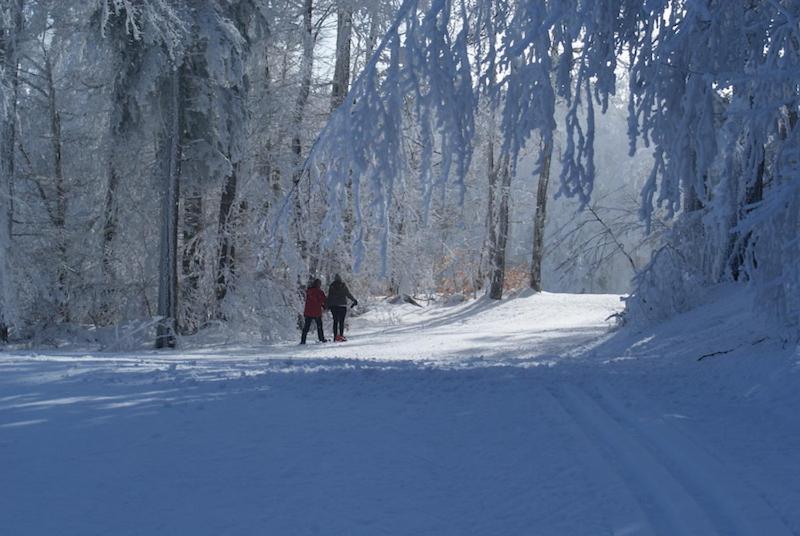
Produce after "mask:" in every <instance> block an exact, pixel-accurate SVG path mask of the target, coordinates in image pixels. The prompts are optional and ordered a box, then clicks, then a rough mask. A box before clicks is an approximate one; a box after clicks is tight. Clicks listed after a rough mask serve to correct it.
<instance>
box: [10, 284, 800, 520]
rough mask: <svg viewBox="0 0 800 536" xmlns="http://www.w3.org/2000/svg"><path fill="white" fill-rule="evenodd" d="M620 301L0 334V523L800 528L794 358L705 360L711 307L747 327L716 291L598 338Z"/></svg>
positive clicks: (539, 301) (730, 335)
mask: <svg viewBox="0 0 800 536" xmlns="http://www.w3.org/2000/svg"><path fill="white" fill-rule="evenodd" d="M618 308H619V300H618V298H617V297H612V296H559V295H547V294H545V295H541V296H527V297H520V298H517V299H514V300H509V301H508V302H504V303H503V304H500V305H498V304H491V303H488V302H483V301H480V300H479V301H477V302H472V303H468V304H463V305H459V306H455V307H450V308H430V309H425V310H421V309H417V308H414V307H411V306H407V305H404V306H388V305H385V306H381V307H377V308H375V309H374V310H373V311H371V312H370V313H368V314H366V315H364V316H363V317H361V318H359V319H355V320H354V321H353V326H352V327H351V332H350V334H351V335H352V337H351V341H350V342H348V343H346V344H344V345H336V346H334V345H332V344H329V345H313V344H312V345H309V346H308V347H306V348H298V347H297V346H296V345H280V346H274V347H268V348H264V347H261V348H255V347H251V348H236V349H230V348H228V349H223V348H216V349H210V350H209V349H207V348H206V349H195V350H190V351H186V352H182V353H180V354H175V355H163V354H155V353H151V352H144V353H137V354H134V353H130V354H102V353H92V354H91V355H85V354H83V353H75V352H61V353H58V352H48V353H47V354H37V355H33V354H32V353H18V354H5V355H2V356H0V534H3V535H5V534H9V535H44V534H59V535H87V534H98V535H99V534H103V535H108V534H130V535H134V534H147V535H150V534H170V535H172V534H201V535H205V534H208V535H212V534H213V535H218V534H231V535H234V534H236V535H238V534H278V535H284V534H286V535H295V534H297V535H304V534H343V535H354V534H364V535H373V534H409V535H411V534H413V535H417V534H431V535H443V534H448V535H449V534H453V535H462V534H476V535H514V534H520V535H523V534H524V535H532V534H533V535H540V534H541V535H550V534H552V535H572V534H575V535H578V534H586V535H598V534H618V535H626V534H656V535H680V534H686V535H705V534H709V535H713V534H719V535H756V534H759V535H761V534H769V535H783V534H800V508H798V505H800V425H799V424H798V420H797V417H796V416H797V410H798V409H799V408H800V404H798V395H797V394H795V392H796V389H794V385H796V381H797V378H798V375H797V370H798V363H797V361H798V360H797V357H796V356H791V355H788V354H779V353H777V350H776V349H774V348H772V347H770V346H764V345H762V346H760V347H757V348H759V352H764V353H763V355H762V354H759V355H758V356H754V354H753V350H752V348H750V347H748V348H747V349H746V351H743V352H740V353H738V354H737V353H732V354H730V355H728V354H726V356H725V358H724V359H717V360H714V359H709V360H704V361H703V362H701V363H698V362H697V361H696V357H697V356H698V355H703V354H704V353H707V351H708V350H710V349H713V348H714V346H713V344H717V342H716V339H714V338H713V337H710V336H709V334H710V333H711V331H709V330H710V329H711V327H712V326H715V327H714V330H715V331H714V333H715V334H717V336H719V337H721V339H722V340H725V341H726V342H728V343H731V342H735V340H736V337H740V338H742V337H744V338H745V339H743V340H746V337H747V336H748V334H747V333H744V334H743V333H742V331H743V330H742V329H741V326H740V325H738V324H736V323H735V322H731V323H730V324H729V325H727V326H723V328H722V329H723V331H724V333H721V334H720V333H719V330H720V327H719V322H717V321H716V320H715V318H714V315H713V314H712V313H713V311H706V312H705V313H704V314H701V315H700V316H698V317H697V318H694V319H693V318H688V317H687V318H686V319H683V320H680V319H679V320H678V321H676V322H681V321H682V322H684V324H685V325H692V326H693V327H694V328H695V329H694V331H693V332H692V333H693V335H689V336H687V334H686V333H687V331H686V329H685V327H686V326H684V328H683V329H678V328H680V325H678V324H675V325H671V326H669V325H668V326H666V327H665V328H664V329H663V330H662V332H659V333H655V334H642V335H640V336H638V337H639V338H638V339H634V338H631V337H630V336H627V335H626V336H624V337H622V336H619V337H618V336H612V337H611V338H605V339H602V340H601V339H599V337H601V336H602V335H603V334H604V333H605V332H606V331H607V324H606V322H605V318H606V317H607V316H608V315H609V314H610V313H612V312H614V311H615V310H617V309H618ZM700 318H702V319H704V320H702V321H701V320H698V319H700ZM704 322H705V324H704ZM706 324H707V325H706ZM670 329H674V333H673V332H671V331H670ZM725 330H727V331H725ZM708 345H712V346H708ZM748 346H749V345H748ZM753 348H756V347H753ZM768 351H769V352H773V353H769V352H768ZM656 354H658V355H656ZM754 357H758V359H754ZM754 361H757V362H758V364H757V365H753V363H754Z"/></svg>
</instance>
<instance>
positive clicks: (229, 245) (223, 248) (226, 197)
mask: <svg viewBox="0 0 800 536" xmlns="http://www.w3.org/2000/svg"><path fill="white" fill-rule="evenodd" d="M238 167H239V166H238V165H234V166H233V170H232V172H231V174H230V176H228V177H227V178H226V179H225V184H224V185H223V187H222V197H221V198H220V204H219V224H218V229H217V235H218V236H219V256H218V258H217V278H216V279H217V281H216V283H217V291H216V299H217V313H216V314H217V317H218V318H220V319H223V318H224V315H223V314H222V311H221V309H220V306H221V304H222V300H224V299H225V296H226V295H227V293H228V285H229V283H230V280H231V277H232V275H233V274H234V270H235V266H236V265H235V263H236V248H235V246H234V242H233V236H232V232H233V220H232V218H231V216H232V214H233V204H234V202H235V201H236V186H237V180H238V178H237V174H238Z"/></svg>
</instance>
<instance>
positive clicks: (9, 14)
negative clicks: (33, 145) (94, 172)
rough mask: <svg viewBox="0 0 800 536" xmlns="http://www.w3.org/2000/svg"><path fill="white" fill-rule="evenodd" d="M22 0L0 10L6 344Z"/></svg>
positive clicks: (0, 219)
mask: <svg viewBox="0 0 800 536" xmlns="http://www.w3.org/2000/svg"><path fill="white" fill-rule="evenodd" d="M23 7H24V4H23V0H15V1H13V2H10V3H8V4H7V5H6V6H4V7H3V8H1V9H0V17H2V21H0V28H2V39H0V54H2V58H3V60H2V72H0V77H1V78H0V137H1V138H0V342H7V341H8V336H9V328H10V326H11V325H12V324H13V323H14V320H15V318H14V317H15V307H14V302H15V298H14V290H13V280H12V274H11V269H12V260H11V255H12V235H13V221H14V177H15V173H16V170H15V146H16V139H17V97H18V91H19V74H18V72H19V60H18V51H17V43H18V40H19V34H20V33H21V32H22V24H23V18H22V13H23Z"/></svg>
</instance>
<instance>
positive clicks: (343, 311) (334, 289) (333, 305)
mask: <svg viewBox="0 0 800 536" xmlns="http://www.w3.org/2000/svg"><path fill="white" fill-rule="evenodd" d="M348 299H350V300H351V301H352V302H353V304H352V305H351V307H355V306H356V305H358V300H356V299H355V298H354V297H353V295H352V294H350V289H348V288H347V285H346V284H345V282H344V281H342V277H341V276H340V275H339V274H336V275H335V276H334V277H333V283H331V285H330V286H329V287H328V301H327V304H328V309H330V311H331V314H332V315H333V340H334V341H336V342H342V341H346V340H347V339H345V338H344V319H345V317H346V316H347V300H348Z"/></svg>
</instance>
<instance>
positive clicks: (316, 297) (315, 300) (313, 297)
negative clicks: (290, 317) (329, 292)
mask: <svg viewBox="0 0 800 536" xmlns="http://www.w3.org/2000/svg"><path fill="white" fill-rule="evenodd" d="M324 307H325V293H324V292H322V289H320V288H317V287H311V288H310V289H308V290H306V308H305V309H304V310H303V315H305V316H311V317H316V316H322V309H323V308H324Z"/></svg>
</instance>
